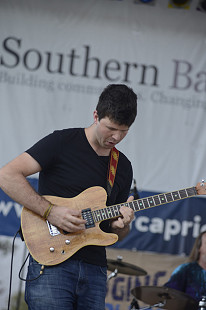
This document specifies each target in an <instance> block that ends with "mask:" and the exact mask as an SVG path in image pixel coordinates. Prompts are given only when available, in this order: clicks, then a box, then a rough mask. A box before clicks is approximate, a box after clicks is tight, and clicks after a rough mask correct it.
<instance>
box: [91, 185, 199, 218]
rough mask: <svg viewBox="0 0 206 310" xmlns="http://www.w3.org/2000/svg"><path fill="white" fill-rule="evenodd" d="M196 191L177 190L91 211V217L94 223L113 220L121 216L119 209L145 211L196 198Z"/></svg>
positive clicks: (191, 188) (192, 189)
mask: <svg viewBox="0 0 206 310" xmlns="http://www.w3.org/2000/svg"><path fill="white" fill-rule="evenodd" d="M196 195H197V191H196V188H195V187H189V188H185V189H181V190H177V191H174V192H170V193H165V194H159V195H154V196H150V197H146V198H142V199H137V200H133V201H131V202H125V203H121V204H118V205H113V206H109V207H106V208H103V209H99V210H95V211H92V217H93V220H94V222H96V223H97V222H101V221H103V220H107V219H113V218H117V217H119V216H121V213H120V208H121V207H122V206H126V207H129V208H131V209H132V210H133V211H134V212H137V211H141V210H146V209H149V208H152V207H156V206H159V205H163V204H166V203H169V202H174V201H177V200H181V199H186V198H190V197H192V196H196Z"/></svg>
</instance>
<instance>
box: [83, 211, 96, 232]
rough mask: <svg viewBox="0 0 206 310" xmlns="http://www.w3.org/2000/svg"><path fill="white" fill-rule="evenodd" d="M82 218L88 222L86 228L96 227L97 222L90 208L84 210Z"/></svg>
mask: <svg viewBox="0 0 206 310" xmlns="http://www.w3.org/2000/svg"><path fill="white" fill-rule="evenodd" d="M82 218H83V219H84V220H86V224H85V227H86V228H91V227H95V222H94V219H93V216H92V211H91V209H90V208H88V209H84V210H82Z"/></svg>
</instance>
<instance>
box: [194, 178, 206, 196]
mask: <svg viewBox="0 0 206 310" xmlns="http://www.w3.org/2000/svg"><path fill="white" fill-rule="evenodd" d="M196 191H197V194H198V195H206V183H205V181H204V180H202V182H198V183H197V185H196Z"/></svg>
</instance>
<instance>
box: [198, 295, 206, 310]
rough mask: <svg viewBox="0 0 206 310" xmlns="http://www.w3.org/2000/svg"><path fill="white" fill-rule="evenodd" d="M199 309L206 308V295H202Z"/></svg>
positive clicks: (203, 309) (205, 309)
mask: <svg viewBox="0 0 206 310" xmlns="http://www.w3.org/2000/svg"><path fill="white" fill-rule="evenodd" d="M199 310H206V296H202V300H200V301H199Z"/></svg>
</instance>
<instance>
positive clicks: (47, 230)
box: [21, 182, 206, 266]
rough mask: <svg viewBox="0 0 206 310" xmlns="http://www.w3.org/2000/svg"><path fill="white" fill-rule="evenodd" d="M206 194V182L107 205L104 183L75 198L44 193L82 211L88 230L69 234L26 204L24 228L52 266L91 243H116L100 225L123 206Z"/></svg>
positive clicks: (38, 255) (138, 207)
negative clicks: (102, 185) (28, 207)
mask: <svg viewBox="0 0 206 310" xmlns="http://www.w3.org/2000/svg"><path fill="white" fill-rule="evenodd" d="M205 194H206V184H204V182H202V183H198V184H197V186H196V187H189V188H185V189H181V190H177V191H173V192H169V193H165V194H159V195H154V196H150V197H147V198H141V199H137V200H133V201H131V202H125V203H122V204H118V205H113V206H109V207H108V206H106V199H107V193H106V191H105V190H104V189H103V188H102V187H100V186H94V187H91V188H88V189H86V190H85V191H83V192H82V193H80V194H79V195H77V196H76V197H73V198H62V197H56V196H44V197H45V198H46V199H47V200H48V201H50V202H51V203H53V204H55V205H59V206H67V207H68V208H72V209H73V208H74V209H78V210H80V211H81V213H82V217H83V218H84V219H85V220H86V229H85V230H83V231H79V232H75V233H66V232H64V231H62V230H60V229H58V228H57V227H56V226H53V225H51V224H50V223H49V221H47V220H44V219H43V218H42V217H41V216H39V215H37V214H36V213H34V212H32V211H30V210H29V209H27V208H26V207H23V210H22V214H21V228H22V233H23V237H24V240H25V243H26V246H27V248H28V250H29V252H30V254H31V255H32V256H33V258H34V259H35V260H36V261H38V262H39V263H40V264H42V265H48V266H51V265H56V264H59V263H61V262H63V261H65V260H66V259H68V258H69V257H71V256H72V255H73V254H74V253H76V252H77V251H78V250H79V249H81V248H83V247H85V246H87V245H100V246H108V245H111V244H114V243H115V242H116V241H117V240H118V236H117V235H116V234H114V233H105V232H103V231H102V230H101V229H100V227H99V225H100V223H101V222H102V221H104V220H107V219H114V218H117V217H119V216H121V213H120V207H121V206H126V207H129V208H131V209H132V210H134V212H136V211H142V210H145V209H148V208H152V207H155V206H158V205H162V204H166V203H170V202H173V201H177V200H180V199H185V198H190V197H193V196H196V195H205Z"/></svg>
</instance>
